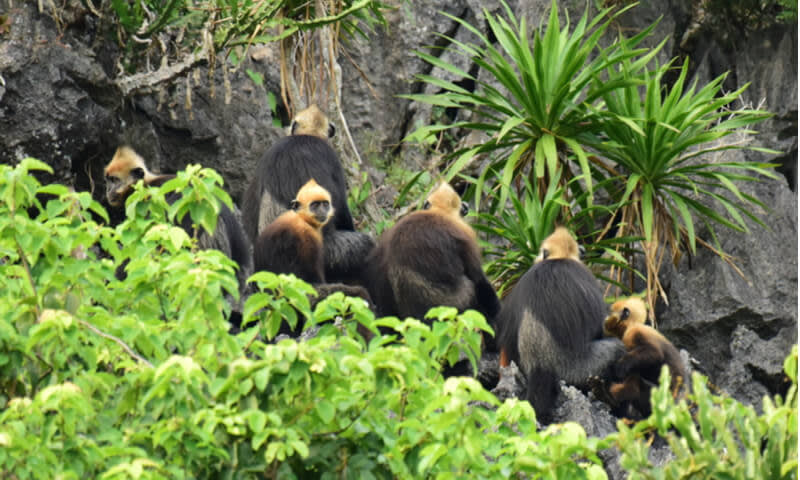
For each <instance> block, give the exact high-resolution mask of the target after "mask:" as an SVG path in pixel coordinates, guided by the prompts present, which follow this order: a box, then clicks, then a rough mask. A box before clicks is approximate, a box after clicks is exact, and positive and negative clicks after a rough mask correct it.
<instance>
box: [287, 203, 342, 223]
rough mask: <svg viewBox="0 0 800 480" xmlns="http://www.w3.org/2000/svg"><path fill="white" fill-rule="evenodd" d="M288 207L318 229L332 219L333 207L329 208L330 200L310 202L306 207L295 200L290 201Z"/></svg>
mask: <svg viewBox="0 0 800 480" xmlns="http://www.w3.org/2000/svg"><path fill="white" fill-rule="evenodd" d="M289 206H290V208H291V209H292V210H294V211H295V212H297V213H300V214H304V215H303V216H304V217H306V218H307V219H310V220H312V221H313V223H314V224H316V226H317V227H318V228H321V227H323V226H325V224H326V223H328V221H329V220H330V219H331V217H333V210H334V209H333V206H331V202H330V200H327V199H319V200H312V201H311V202H310V203H308V204H307V205H304V204H303V203H302V202H300V201H299V200H297V199H295V200H292V202H291V204H290V205H289Z"/></svg>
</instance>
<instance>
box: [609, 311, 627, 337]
mask: <svg viewBox="0 0 800 480" xmlns="http://www.w3.org/2000/svg"><path fill="white" fill-rule="evenodd" d="M629 316H630V310H628V308H627V307H626V308H623V309H622V311H617V312H615V311H613V310H612V311H611V313H610V314H609V315H608V316H607V317H606V319H605V321H603V334H604V335H605V336H607V337H617V338H620V339H621V338H622V336H623V335H625V330H627V329H628V323H627V320H628V318H629Z"/></svg>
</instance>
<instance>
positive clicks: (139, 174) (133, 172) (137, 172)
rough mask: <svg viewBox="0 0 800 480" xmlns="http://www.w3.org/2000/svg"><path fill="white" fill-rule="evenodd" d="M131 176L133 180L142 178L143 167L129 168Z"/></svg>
mask: <svg viewBox="0 0 800 480" xmlns="http://www.w3.org/2000/svg"><path fill="white" fill-rule="evenodd" d="M131 177H133V179H134V180H141V179H143V178H144V169H143V168H140V167H137V168H134V169H133V170H131Z"/></svg>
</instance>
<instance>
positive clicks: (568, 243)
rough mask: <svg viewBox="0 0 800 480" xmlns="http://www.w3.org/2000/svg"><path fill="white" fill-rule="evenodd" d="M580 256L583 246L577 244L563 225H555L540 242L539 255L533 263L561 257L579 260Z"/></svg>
mask: <svg viewBox="0 0 800 480" xmlns="http://www.w3.org/2000/svg"><path fill="white" fill-rule="evenodd" d="M582 256H583V247H582V246H580V245H578V242H577V241H575V239H574V238H572V234H570V233H569V230H567V229H566V228H564V227H557V228H556V229H555V231H553V233H551V234H550V235H549V236H548V237H547V238H545V239H544V242H542V245H541V247H539V256H537V257H536V261H535V263H539V262H541V261H542V260H557V259H561V258H568V259H571V260H575V261H576V262H580V261H581V257H582Z"/></svg>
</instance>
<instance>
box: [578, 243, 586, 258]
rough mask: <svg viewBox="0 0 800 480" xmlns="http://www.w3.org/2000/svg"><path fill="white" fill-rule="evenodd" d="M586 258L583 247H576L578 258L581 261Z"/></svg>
mask: <svg viewBox="0 0 800 480" xmlns="http://www.w3.org/2000/svg"><path fill="white" fill-rule="evenodd" d="M584 257H586V248H585V247H584V246H583V245H578V258H580V259H581V260H583V258H584Z"/></svg>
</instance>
